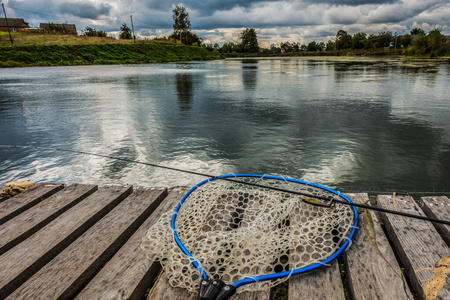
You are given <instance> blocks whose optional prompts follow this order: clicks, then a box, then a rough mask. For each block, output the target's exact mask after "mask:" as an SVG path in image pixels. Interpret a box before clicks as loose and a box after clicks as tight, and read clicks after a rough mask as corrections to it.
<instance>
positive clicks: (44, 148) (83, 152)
mask: <svg viewBox="0 0 450 300" xmlns="http://www.w3.org/2000/svg"><path fill="white" fill-rule="evenodd" d="M0 148H22V149H37V150H50V151H61V152H68V153H74V154H83V155H90V156H97V157H103V158H108V159H114V160H119V161H124V162H130V163H136V164H141V165H145V166H150V167H155V168H160V169H166V170H171V171H176V172H182V173H187V174H191V175H198V176H203V177H208V178H211V179H214V180H216V179H220V180H224V181H230V182H234V183H240V184H245V185H250V186H253V187H257V188H263V189H270V190H275V191H279V192H283V193H290V194H294V195H300V196H305V197H311V198H314V199H320V200H324V201H327V202H329V203H330V204H327V203H316V202H315V201H312V200H311V199H306V201H305V202H307V203H309V204H312V205H318V206H322V207H326V208H328V207H331V206H332V205H333V203H339V204H343V205H349V206H355V207H359V208H363V209H369V210H375V211H379V212H383V213H388V214H394V215H399V216H404V217H408V218H414V219H419V220H423V221H428V222H433V223H440V224H445V225H450V220H442V219H436V218H429V217H425V216H421V215H416V214H409V213H405V212H401V211H396V210H390V209H386V208H381V207H376V206H369V205H365V204H358V203H353V202H352V203H350V202H347V201H343V200H339V199H335V198H329V197H324V196H319V195H313V194H309V193H304V192H298V191H292V190H288V189H283V188H278V187H274V186H266V185H262V184H258V183H253V182H245V181H241V180H236V179H233V178H229V177H222V176H215V175H210V174H206V173H200V172H195V171H189V170H184V169H179V168H174V167H168V166H163V165H159V164H154V163H149V162H142V161H137V160H132V159H128V158H123V157H115V156H110V155H104V154H98V153H90V152H85V151H78V150H70V149H63V148H53V147H40V146H24V145H0ZM263 177H264V176H263Z"/></svg>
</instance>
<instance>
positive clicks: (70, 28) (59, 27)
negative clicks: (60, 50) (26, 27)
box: [39, 23, 77, 35]
mask: <svg viewBox="0 0 450 300" xmlns="http://www.w3.org/2000/svg"><path fill="white" fill-rule="evenodd" d="M39 28H40V29H42V30H44V31H46V32H55V33H56V32H57V33H65V34H75V35H76V34H77V27H76V26H75V24H67V23H63V24H56V23H40V24H39Z"/></svg>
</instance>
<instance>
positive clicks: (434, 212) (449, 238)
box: [420, 196, 450, 247]
mask: <svg viewBox="0 0 450 300" xmlns="http://www.w3.org/2000/svg"><path fill="white" fill-rule="evenodd" d="M421 199H422V202H421V203H420V204H421V205H420V207H421V208H422V210H423V212H424V213H425V214H426V215H427V216H428V217H430V218H435V219H441V220H449V219H450V199H448V198H447V197H445V196H440V197H422V198H421ZM432 224H433V225H434V228H436V230H437V232H439V234H440V235H441V237H442V239H444V241H445V243H446V244H447V246H449V247H450V226H449V225H444V224H439V223H432Z"/></svg>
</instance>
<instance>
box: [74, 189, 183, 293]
mask: <svg viewBox="0 0 450 300" xmlns="http://www.w3.org/2000/svg"><path fill="white" fill-rule="evenodd" d="M183 194H184V193H182V192H178V191H172V192H170V194H169V195H168V196H167V198H166V199H164V201H163V202H162V203H161V204H160V205H159V207H158V208H157V209H156V210H155V211H154V213H152V215H151V216H150V217H149V218H148V219H147V220H146V221H145V222H144V223H143V224H142V225H141V227H139V229H138V230H137V231H136V233H134V234H133V236H132V237H131V238H130V239H129V240H128V241H127V242H126V244H125V245H124V246H123V247H122V248H121V249H120V250H119V251H118V252H117V253H116V254H115V256H114V257H113V258H112V259H111V260H110V261H109V262H108V263H107V264H106V265H105V266H104V267H103V268H102V270H101V271H100V272H99V273H98V274H97V275H96V276H95V277H94V278H93V279H92V280H91V281H90V282H89V284H88V285H87V286H86V287H85V288H84V289H83V291H82V292H81V293H80V294H78V296H77V297H76V299H79V300H80V299H86V300H91V299H92V300H94V299H99V300H100V299H142V297H143V296H144V294H145V292H146V291H147V289H148V288H149V287H150V286H151V283H152V281H153V280H154V279H155V277H156V276H157V275H158V272H159V271H160V269H161V266H160V264H159V263H157V262H155V261H154V260H150V259H148V258H147V257H146V255H145V252H144V251H143V250H142V249H141V247H140V244H141V240H142V238H143V237H144V236H145V234H146V233H147V231H148V229H149V228H150V227H151V226H152V225H154V224H155V223H156V222H157V221H158V220H159V218H160V217H161V215H162V214H164V213H165V212H167V211H168V210H173V209H174V208H175V206H176V204H177V203H178V201H179V200H180V199H181V197H183ZM166 299H172V298H170V297H169V298H166Z"/></svg>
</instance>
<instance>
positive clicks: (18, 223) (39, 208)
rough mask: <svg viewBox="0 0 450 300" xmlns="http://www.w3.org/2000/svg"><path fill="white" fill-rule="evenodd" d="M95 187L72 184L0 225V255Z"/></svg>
mask: <svg viewBox="0 0 450 300" xmlns="http://www.w3.org/2000/svg"><path fill="white" fill-rule="evenodd" d="M97 189H98V187H97V186H96V185H84V184H77V183H75V184H72V185H70V186H68V187H66V188H64V189H62V190H60V191H58V192H57V193H55V194H53V195H52V196H50V197H49V198H47V199H44V200H43V201H41V202H39V203H38V204H36V205H35V206H34V207H33V209H28V210H26V211H24V212H23V213H22V214H20V215H18V216H16V217H15V218H12V219H11V220H9V221H8V222H6V223H4V224H2V225H0V255H1V254H3V253H5V252H6V251H8V250H9V249H11V248H12V247H14V246H15V245H17V244H19V243H20V242H22V241H24V240H25V239H26V238H28V237H30V236H31V235H32V234H34V233H35V232H37V231H38V230H39V229H41V228H42V227H44V226H45V225H47V224H48V223H50V222H51V221H52V220H54V219H55V218H56V217H58V216H59V215H61V214H62V213H63V212H65V211H66V210H68V209H69V208H71V207H72V206H74V205H75V204H77V203H78V202H80V201H81V200H83V199H84V198H86V197H87V196H89V195H91V194H92V193H94V192H95V191H96V190H97Z"/></svg>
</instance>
